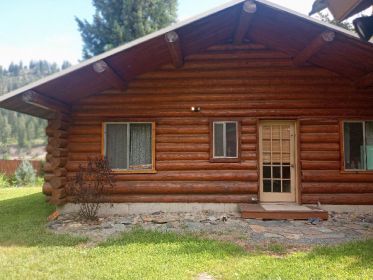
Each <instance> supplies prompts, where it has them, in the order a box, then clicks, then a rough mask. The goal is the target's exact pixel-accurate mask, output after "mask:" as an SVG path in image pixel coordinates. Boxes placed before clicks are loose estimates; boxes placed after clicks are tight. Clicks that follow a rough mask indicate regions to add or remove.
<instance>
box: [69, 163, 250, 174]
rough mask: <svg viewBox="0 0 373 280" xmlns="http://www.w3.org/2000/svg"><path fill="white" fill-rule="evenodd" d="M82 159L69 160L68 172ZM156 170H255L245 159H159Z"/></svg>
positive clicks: (76, 169) (74, 169)
mask: <svg viewBox="0 0 373 280" xmlns="http://www.w3.org/2000/svg"><path fill="white" fill-rule="evenodd" d="M85 164H86V162H84V161H70V162H69V163H68V164H67V165H66V169H67V170H68V171H69V172H77V171H78V170H79V166H80V165H85ZM156 169H157V171H177V170H179V171H182V170H186V171H188V170H197V171H199V170H257V163H256V161H245V162H242V163H217V162H213V163H212V162H209V161H208V160H206V161H204V160H172V161H159V162H157V163H156Z"/></svg>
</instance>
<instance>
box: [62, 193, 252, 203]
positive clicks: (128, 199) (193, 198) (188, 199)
mask: <svg viewBox="0 0 373 280" xmlns="http://www.w3.org/2000/svg"><path fill="white" fill-rule="evenodd" d="M256 200H257V195H250V194H237V195H226V194H223V195H217V194H215V195H212V194H211V195H206V194H204V195H127V194H126V195H111V196H107V195H106V196H102V197H101V198H100V200H99V202H102V203H145V202H148V203H151V202H153V203H247V202H252V201H256ZM68 201H71V202H72V201H74V199H73V198H71V197H69V198H68Z"/></svg>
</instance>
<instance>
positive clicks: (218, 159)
mask: <svg viewBox="0 0 373 280" xmlns="http://www.w3.org/2000/svg"><path fill="white" fill-rule="evenodd" d="M210 162H211V163H219V162H221V163H224V162H227V163H230V162H241V159H240V158H210Z"/></svg>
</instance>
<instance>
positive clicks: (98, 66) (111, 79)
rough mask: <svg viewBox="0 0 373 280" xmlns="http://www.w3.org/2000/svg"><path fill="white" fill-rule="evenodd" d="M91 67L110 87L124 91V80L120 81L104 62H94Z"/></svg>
mask: <svg viewBox="0 0 373 280" xmlns="http://www.w3.org/2000/svg"><path fill="white" fill-rule="evenodd" d="M92 67H93V70H94V71H95V72H96V73H97V74H98V75H100V76H101V77H102V78H103V79H104V80H105V81H106V82H108V83H109V84H110V85H111V86H112V87H114V88H116V89H119V90H125V89H126V82H125V81H124V79H122V78H121V77H120V76H119V75H118V74H117V73H116V72H115V71H114V70H113V68H111V66H110V65H109V64H108V63H107V62H106V61H105V60H100V61H97V62H95V63H94V64H93V66H92Z"/></svg>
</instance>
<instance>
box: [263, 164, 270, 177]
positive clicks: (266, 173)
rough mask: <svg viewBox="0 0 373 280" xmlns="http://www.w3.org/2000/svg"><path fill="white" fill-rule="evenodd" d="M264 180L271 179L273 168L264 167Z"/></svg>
mask: <svg viewBox="0 0 373 280" xmlns="http://www.w3.org/2000/svg"><path fill="white" fill-rule="evenodd" d="M263 178H266V179H271V166H263Z"/></svg>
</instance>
